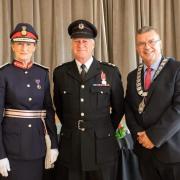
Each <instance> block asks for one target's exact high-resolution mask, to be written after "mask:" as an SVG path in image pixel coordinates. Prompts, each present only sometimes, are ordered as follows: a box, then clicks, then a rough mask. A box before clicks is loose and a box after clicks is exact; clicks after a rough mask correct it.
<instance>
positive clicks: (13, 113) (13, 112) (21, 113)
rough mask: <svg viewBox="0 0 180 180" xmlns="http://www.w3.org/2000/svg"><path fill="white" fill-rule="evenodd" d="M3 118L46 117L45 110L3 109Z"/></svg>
mask: <svg viewBox="0 0 180 180" xmlns="http://www.w3.org/2000/svg"><path fill="white" fill-rule="evenodd" d="M4 116H5V117H14V118H30V119H31V118H36V119H37V118H40V119H44V118H45V117H46V110H19V109H5V111H4Z"/></svg>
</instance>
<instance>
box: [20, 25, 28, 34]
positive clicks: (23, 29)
mask: <svg viewBox="0 0 180 180" xmlns="http://www.w3.org/2000/svg"><path fill="white" fill-rule="evenodd" d="M26 29H27V27H26V26H22V31H21V34H22V35H23V36H25V35H26V34H27V31H26Z"/></svg>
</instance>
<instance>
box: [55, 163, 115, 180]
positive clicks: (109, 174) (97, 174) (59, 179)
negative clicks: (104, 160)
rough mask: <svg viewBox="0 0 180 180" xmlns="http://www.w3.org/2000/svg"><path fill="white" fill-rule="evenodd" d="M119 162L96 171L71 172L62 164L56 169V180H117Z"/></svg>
mask: <svg viewBox="0 0 180 180" xmlns="http://www.w3.org/2000/svg"><path fill="white" fill-rule="evenodd" d="M117 162H118V161H116V162H113V163H112V164H109V165H106V166H102V167H100V168H99V169H98V170H95V171H77V170H74V171H73V170H70V169H68V168H67V167H64V166H63V165H61V164H58V166H57V167H56V178H55V180H116V178H117V168H118V163H117Z"/></svg>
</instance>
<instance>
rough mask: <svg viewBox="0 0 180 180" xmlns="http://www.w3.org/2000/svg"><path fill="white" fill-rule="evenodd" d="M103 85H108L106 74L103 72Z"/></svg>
mask: <svg viewBox="0 0 180 180" xmlns="http://www.w3.org/2000/svg"><path fill="white" fill-rule="evenodd" d="M101 84H103V85H106V84H107V81H106V74H105V73H104V72H103V71H102V72H101Z"/></svg>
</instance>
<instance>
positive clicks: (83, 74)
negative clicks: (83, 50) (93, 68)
mask: <svg viewBox="0 0 180 180" xmlns="http://www.w3.org/2000/svg"><path fill="white" fill-rule="evenodd" d="M81 69H82V71H81V80H82V81H84V79H85V76H86V66H85V65H84V64H82V65H81Z"/></svg>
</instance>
